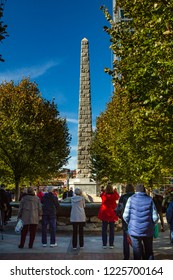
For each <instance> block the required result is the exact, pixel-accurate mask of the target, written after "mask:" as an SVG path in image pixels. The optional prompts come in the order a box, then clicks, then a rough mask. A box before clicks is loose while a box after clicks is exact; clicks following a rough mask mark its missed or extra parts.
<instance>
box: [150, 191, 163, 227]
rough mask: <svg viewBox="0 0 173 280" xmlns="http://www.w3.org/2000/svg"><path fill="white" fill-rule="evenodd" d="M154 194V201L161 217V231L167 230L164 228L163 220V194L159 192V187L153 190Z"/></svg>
mask: <svg viewBox="0 0 173 280" xmlns="http://www.w3.org/2000/svg"><path fill="white" fill-rule="evenodd" d="M153 195H154V196H153V201H154V204H155V206H156V209H157V212H158V214H159V218H160V223H161V231H162V232H164V231H165V230H164V221H163V212H162V203H163V196H161V195H160V194H159V191H158V190H157V189H155V190H153Z"/></svg>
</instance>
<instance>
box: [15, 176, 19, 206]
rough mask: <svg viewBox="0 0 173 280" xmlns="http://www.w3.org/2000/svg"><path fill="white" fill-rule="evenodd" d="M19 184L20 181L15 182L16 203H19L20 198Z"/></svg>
mask: <svg viewBox="0 0 173 280" xmlns="http://www.w3.org/2000/svg"><path fill="white" fill-rule="evenodd" d="M19 182H20V180H15V201H19V196H20V188H19Z"/></svg>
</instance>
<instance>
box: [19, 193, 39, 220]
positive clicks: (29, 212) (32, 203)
mask: <svg viewBox="0 0 173 280" xmlns="http://www.w3.org/2000/svg"><path fill="white" fill-rule="evenodd" d="M41 214H42V209H41V203H40V199H39V198H38V197H37V196H35V195H30V194H27V195H25V196H24V197H23V198H22V199H21V201H20V205H19V212H18V218H19V219H21V220H22V221H23V223H24V225H30V224H38V223H39V219H40V217H41Z"/></svg>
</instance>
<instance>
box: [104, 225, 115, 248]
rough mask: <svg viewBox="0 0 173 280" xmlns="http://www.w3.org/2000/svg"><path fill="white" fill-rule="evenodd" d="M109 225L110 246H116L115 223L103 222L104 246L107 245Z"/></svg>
mask: <svg viewBox="0 0 173 280" xmlns="http://www.w3.org/2000/svg"><path fill="white" fill-rule="evenodd" d="M108 225H109V246H113V245H114V225H115V223H114V222H106V221H102V242H103V246H106V245H107V239H108V237H107V230H108Z"/></svg>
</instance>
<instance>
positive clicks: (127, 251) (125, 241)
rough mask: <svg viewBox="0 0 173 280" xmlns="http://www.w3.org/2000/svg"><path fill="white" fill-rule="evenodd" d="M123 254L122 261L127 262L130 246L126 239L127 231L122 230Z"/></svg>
mask: <svg viewBox="0 0 173 280" xmlns="http://www.w3.org/2000/svg"><path fill="white" fill-rule="evenodd" d="M123 254H124V260H129V258H130V245H129V242H128V239H127V231H126V230H123Z"/></svg>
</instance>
